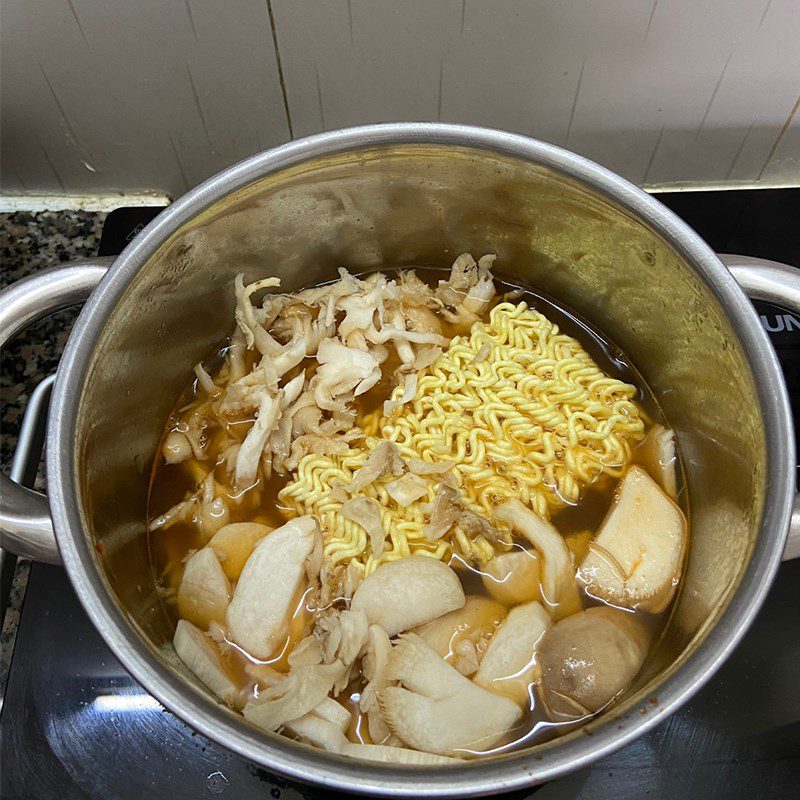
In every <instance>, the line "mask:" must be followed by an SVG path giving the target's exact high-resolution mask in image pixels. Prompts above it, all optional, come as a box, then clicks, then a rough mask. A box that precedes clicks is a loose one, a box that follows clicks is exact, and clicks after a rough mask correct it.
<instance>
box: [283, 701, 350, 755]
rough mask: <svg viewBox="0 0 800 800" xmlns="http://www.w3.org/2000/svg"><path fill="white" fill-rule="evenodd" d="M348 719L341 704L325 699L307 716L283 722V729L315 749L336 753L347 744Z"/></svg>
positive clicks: (347, 713) (348, 713)
mask: <svg viewBox="0 0 800 800" xmlns="http://www.w3.org/2000/svg"><path fill="white" fill-rule="evenodd" d="M350 719H351V715H350V712H349V711H348V710H347V709H346V708H344V707H343V706H342V705H341V703H337V702H336V701H335V700H334V699H333V698H331V697H326V698H325V699H324V700H323V701H322V702H321V703H320V704H319V705H318V706H316V707H315V708H314V709H313V710H311V711H309V712H308V713H307V714H303V716H302V717H298V718H297V719H293V720H289V721H288V722H285V723H284V725H283V729H284V730H285V731H288V732H289V733H291V734H293V735H294V736H297V737H298V738H300V739H303V740H305V741H308V742H311V744H314V745H316V746H317V747H321V748H323V749H324V750H329V751H330V752H333V753H338V752H339V751H340V750H341V749H342V747H343V746H344V745H345V744H346V743H347V737H346V736H345V735H344V732H345V731H346V730H347V726H348V725H349V724H350Z"/></svg>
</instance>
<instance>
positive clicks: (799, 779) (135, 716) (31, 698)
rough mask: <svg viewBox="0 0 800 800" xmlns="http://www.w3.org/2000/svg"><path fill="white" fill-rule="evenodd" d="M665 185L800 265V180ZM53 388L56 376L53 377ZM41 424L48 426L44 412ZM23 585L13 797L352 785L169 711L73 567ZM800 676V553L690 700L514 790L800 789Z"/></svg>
mask: <svg viewBox="0 0 800 800" xmlns="http://www.w3.org/2000/svg"><path fill="white" fill-rule="evenodd" d="M660 199H661V200H662V202H664V203H665V204H666V205H668V206H669V207H670V208H672V209H673V210H674V211H675V212H676V213H678V214H679V215H680V216H681V217H683V218H684V219H685V220H686V221H687V222H689V224H690V225H692V226H693V227H694V228H695V229H696V230H697V231H698V232H699V233H700V234H701V235H702V236H704V237H705V239H706V240H707V241H708V242H709V244H710V245H711V246H712V247H713V248H714V249H715V250H717V251H718V252H727V253H742V254H746V255H753V256H759V257H762V258H769V259H774V260H776V261H784V262H785V263H788V264H791V265H793V266H796V267H798V268H800V190H794V189H792V190H758V191H750V190H746V191H745V190H743V191H729V192H684V193H675V194H665V195H662V196H660ZM158 211H159V209H148V208H123V209H119V210H117V211H115V212H112V213H111V214H110V215H109V216H108V218H107V220H106V224H105V228H104V230H103V237H102V241H101V243H100V253H101V254H102V255H113V254H116V253H119V252H120V251H121V249H122V248H123V247H124V246H125V245H126V244H127V242H128V241H130V239H132V238H133V237H134V236H135V235H136V234H137V233H138V231H140V230H141V229H142V228H143V227H144V225H146V224H147V222H149V221H150V219H152V218H153V217H154V216H155V215H156V214H157V213H158ZM757 308H758V310H759V313H760V315H761V319H762V323H763V325H764V326H765V328H766V329H767V330H768V331H769V333H770V336H771V338H772V341H773V344H774V345H775V347H776V350H777V351H778V354H779V357H780V359H781V363H782V365H783V368H784V372H785V374H786V378H787V383H788V385H789V388H790V393H791V396H792V404H793V410H794V414H795V419H796V420H798V419H800V417H798V411H799V410H800V319H798V318H797V316H795V315H793V314H791V313H789V312H788V311H786V310H784V309H780V308H775V307H773V306H769V305H766V304H761V303H759V304H757ZM46 391H47V387H44V388H43V389H42V392H46ZM44 407H46V404H45V405H44ZM40 416H41V415H40ZM31 424H32V425H33V429H38V431H39V433H40V434H41V431H42V430H43V425H44V420H43V419H36V420H33V421H32V422H31ZM30 443H31V444H30V446H29V451H28V452H27V453H19V454H18V458H19V459H20V464H19V469H20V472H19V473H18V474H21V475H28V476H30V475H31V474H32V473H34V474H35V465H36V464H37V463H38V460H39V456H40V447H41V436H38V437H37V436H33V437H31V439H30ZM23 461H24V463H22V462H23ZM17 588H18V589H19V590H21V591H24V602H23V604H22V609H21V613H20V615H19V619H18V620H17V619H16V617H12V618H10V619H7V620H6V628H7V634H6V635H5V636H4V641H5V643H6V652H5V654H4V655H5V657H6V660H7V661H8V659H10V666H9V668H8V680H7V683H6V685H5V687H4V694H3V705H2V711H1V712H0V795H1V796H2V797H3V798H6V799H7V800H17V799H18V798H19V799H23V798H24V799H25V800H28V799H30V800H52V799H55V800H73V799H74V800H78V799H80V800H88V798H92V800H95V799H97V800H100V799H101V798H102V800H112V799H113V800H116V799H117V798H119V800H128V799H129V798H131V799H132V798H137V799H138V798H151V797H152V798H168V799H169V800H172V799H173V798H174V800H182V799H183V798H186V799H187V800H188V798H192V799H193V800H194V799H195V798H213V797H222V798H224V800H239V799H240V798H284V799H285V800H288V798H307V800H317V798H323V797H324V798H338V797H344V796H345V795H341V794H338V793H334V792H331V791H329V790H325V789H319V788H311V787H308V786H303V785H301V784H297V783H291V782H288V781H285V780H283V779H281V778H279V777H277V776H275V775H271V774H270V773H268V772H266V771H265V770H263V769H261V768H260V767H258V766H255V765H254V764H251V763H249V762H247V761H246V760H244V759H242V758H240V757H238V756H236V755H234V754H233V753H231V752H229V751H228V750H226V749H224V748H223V747H220V746H219V745H216V744H213V743H211V742H210V741H208V740H207V739H205V738H204V737H202V736H201V735H199V734H196V733H194V732H193V731H192V730H191V729H190V728H188V727H187V726H186V725H184V724H183V723H182V722H181V721H179V720H178V719H177V718H176V717H174V716H173V715H172V714H171V713H169V712H168V711H166V710H165V709H164V708H163V707H162V706H161V705H160V704H159V703H158V702H157V701H156V700H155V699H154V698H152V697H151V696H150V695H149V694H147V692H146V691H145V690H144V689H143V688H142V687H141V686H140V685H139V684H138V683H137V682H136V681H135V680H133V678H131V677H130V676H129V675H128V673H127V672H126V671H125V670H124V669H123V667H122V666H121V665H120V664H119V662H118V661H117V660H116V659H115V658H114V656H113V655H112V654H111V652H110V650H109V649H108V648H107V647H106V645H105V644H104V642H103V640H102V638H101V637H100V636H99V634H98V633H97V632H96V631H95V629H94V628H93V627H92V625H91V623H90V622H89V620H88V618H87V617H86V615H85V614H84V612H83V610H82V608H81V606H80V604H79V603H78V601H77V599H76V597H75V594H74V593H73V591H72V588H71V586H70V584H69V581H68V580H67V578H66V575H65V573H64V572H63V570H61V569H59V568H56V567H48V566H44V565H40V564H34V565H32V567H31V569H30V575H29V578H28V580H27V585H24V581H22V575H21V574H20V575H18V581H17ZM12 613H13V612H12ZM14 632H16V635H15V636H13V635H11V634H13V633H14ZM12 647H13V651H12ZM798 676H800V559H798V560H796V561H794V562H787V563H784V564H783V565H782V566H781V567H780V571H779V573H778V577H777V579H776V581H775V584H774V585H773V587H772V590H771V592H770V594H769V597H768V598H767V601H766V603H765V604H764V607H763V608H762V610H761V612H760V614H759V615H758V617H757V619H756V621H755V623H754V624H753V626H752V627H751V629H750V630H749V632H748V633H747V635H746V636H745V638H744V639H743V641H742V642H741V643H740V644H739V646H738V647H737V648H736V650H735V651H734V652H733V654H732V655H731V657H730V658H729V659H728V660H727V662H726V663H725V664H724V665H723V667H722V668H721V669H720V670H719V672H718V673H717V674H716V675H715V676H714V678H712V680H711V681H710V682H709V683H708V684H707V685H706V686H705V687H704V688H703V689H702V690H700V692H698V693H697V694H696V695H695V696H694V697H693V698H692V699H691V700H690V701H689V703H687V704H686V705H685V706H684V707H683V708H681V709H680V710H679V711H677V712H676V713H674V714H672V715H671V716H670V717H668V718H667V719H666V720H664V722H662V723H661V724H660V725H658V726H657V727H656V728H654V729H653V730H652V731H650V733H648V734H647V735H645V736H642V737H640V738H639V739H637V740H636V741H635V742H633V743H632V744H630V745H628V746H627V747H624V748H623V749H621V750H619V751H617V752H616V753H614V754H612V755H610V756H608V757H606V758H604V759H602V760H600V761H598V762H597V763H595V764H594V765H593V766H591V767H589V768H587V769H582V770H579V771H578V772H576V773H574V774H572V775H569V776H567V777H565V778H562V779H560V780H557V781H552V782H551V783H549V784H546V785H545V786H542V787H539V788H537V789H530V790H525V791H521V792H516V793H514V794H513V795H507V796H508V797H514V798H527V797H531V796H532V795H533V794H534V793H535V795H536V800H556V798H581V799H582V800H594V799H595V798H598V800H599V799H600V798H602V800H609V799H610V798H613V799H614V800H617V799H618V798H645V797H651V798H670V800H673V798H692V799H694V798H702V799H703V800H705V798H712V797H713V798H742V799H743V800H744V798H746V799H747V800H758V799H759V798H773V797H776V798H778V797H779V798H788V797H797V796H798V795H799V794H800V678H799V677H798ZM2 688H3V687H0V689H2Z"/></svg>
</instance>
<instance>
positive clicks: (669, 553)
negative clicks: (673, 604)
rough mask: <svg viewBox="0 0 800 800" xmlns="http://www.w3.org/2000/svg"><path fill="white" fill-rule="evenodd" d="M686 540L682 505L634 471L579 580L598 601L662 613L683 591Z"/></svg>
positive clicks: (621, 489) (625, 481)
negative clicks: (681, 579)
mask: <svg viewBox="0 0 800 800" xmlns="http://www.w3.org/2000/svg"><path fill="white" fill-rule="evenodd" d="M686 539H687V526H686V518H685V517H684V516H683V513H682V512H681V510H680V509H679V508H678V506H676V505H675V503H673V502H672V501H671V500H670V499H669V498H668V497H667V496H666V495H665V494H664V492H663V491H662V490H661V489H660V488H659V486H658V484H657V483H656V482H655V481H654V480H653V479H652V478H651V477H650V476H649V475H648V474H647V473H646V472H645V471H644V470H643V469H642V468H641V467H636V466H634V467H631V468H630V469H629V470H628V472H627V473H626V475H625V477H624V478H623V479H622V481H621V482H620V485H619V488H618V490H617V496H616V499H615V501H614V504H613V505H612V507H611V510H610V511H609V513H608V516H607V517H606V518H605V521H604V522H603V524H602V525H601V527H600V530H599V532H598V534H597V536H596V537H595V539H594V541H593V542H592V543H591V544H590V545H589V554H588V555H587V556H586V558H585V559H584V560H583V563H582V564H581V567H580V569H579V570H578V579H579V580H580V581H581V582H582V583H584V584H585V585H586V591H587V592H588V593H589V594H591V595H592V596H593V597H598V598H600V599H601V600H605V601H606V602H608V603H611V604H612V605H615V606H624V607H626V608H638V609H641V610H643V611H651V612H653V613H658V612H660V611H663V610H664V609H665V608H666V607H667V606H668V605H669V604H670V601H671V600H672V598H673V596H674V594H675V590H676V589H677V587H678V581H679V579H680V573H681V567H682V565H683V556H684V550H685V548H686Z"/></svg>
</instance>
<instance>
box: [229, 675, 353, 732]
mask: <svg viewBox="0 0 800 800" xmlns="http://www.w3.org/2000/svg"><path fill="white" fill-rule="evenodd" d="M344 673H345V666H344V664H342V663H341V661H334V662H333V664H316V665H308V666H303V667H297V669H294V668H293V669H292V671H291V672H290V673H289V674H288V675H287V676H286V677H285V678H284V679H283V680H282V681H280V682H279V683H277V684H276V685H275V686H271V687H270V688H269V689H265V690H264V691H262V692H260V693H259V695H258V697H254V698H251V699H250V700H248V701H247V703H246V704H245V707H244V710H243V711H242V713H243V714H244V716H245V719H247V720H249V721H250V722H252V723H253V724H254V725H258V726H259V727H260V728H264V730H268V731H276V730H278V728H280V727H281V725H285V724H286V723H287V722H289V721H290V720H293V719H299V718H300V717H302V716H303V715H304V714H308V712H309V711H311V710H312V709H314V708H316V707H317V706H318V705H319V704H320V703H322V702H323V701H324V700H325V698H326V697H327V696H328V693H329V692H330V690H331V688H332V687H333V685H334V684H335V683H336V681H338V680H339V679H340V678H341V677H342V675H344Z"/></svg>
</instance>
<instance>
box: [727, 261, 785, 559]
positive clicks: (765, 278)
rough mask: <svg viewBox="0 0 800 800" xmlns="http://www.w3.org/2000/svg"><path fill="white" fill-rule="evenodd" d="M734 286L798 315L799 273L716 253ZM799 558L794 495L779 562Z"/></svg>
mask: <svg viewBox="0 0 800 800" xmlns="http://www.w3.org/2000/svg"><path fill="white" fill-rule="evenodd" d="M718 256H719V259H720V261H722V263H723V264H724V265H725V266H726V267H727V268H728V269H729V270H730V271H731V273H732V274H733V277H734V278H736V281H737V282H738V284H739V285H740V286H741V287H742V289H743V290H744V291H745V293H746V294H747V296H748V297H750V298H751V299H753V300H765V301H766V302H768V303H773V304H774V305H776V306H782V307H783V308H787V309H789V310H790V311H793V312H794V313H796V314H800V270H798V269H795V268H794V267H790V266H788V265H787V264H780V263H778V262H777V261H767V260H766V259H764V258H753V257H752V256H737V255H731V254H728V253H719V254H718ZM798 557H800V495H795V498H794V508H793V509H792V521H791V524H790V525H789V537H788V539H787V540H786V547H785V548H784V550H783V560H784V561H788V560H789V559H791V558H798Z"/></svg>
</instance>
